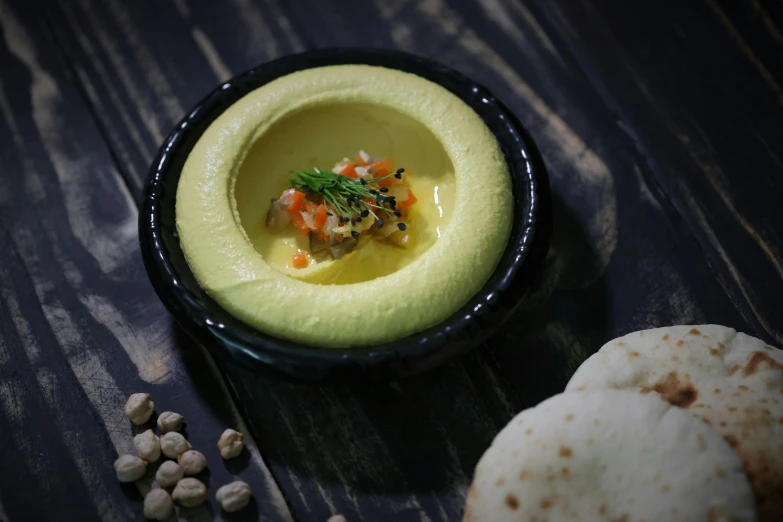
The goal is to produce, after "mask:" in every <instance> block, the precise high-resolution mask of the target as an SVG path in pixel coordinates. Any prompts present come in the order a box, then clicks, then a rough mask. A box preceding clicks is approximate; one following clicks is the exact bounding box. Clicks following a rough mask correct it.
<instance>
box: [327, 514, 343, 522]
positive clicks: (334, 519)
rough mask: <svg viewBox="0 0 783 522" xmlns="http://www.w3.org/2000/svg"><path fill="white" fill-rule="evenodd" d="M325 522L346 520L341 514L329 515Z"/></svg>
mask: <svg viewBox="0 0 783 522" xmlns="http://www.w3.org/2000/svg"><path fill="white" fill-rule="evenodd" d="M326 522H348V521H347V520H345V517H344V516H342V515H333V516H331V517H329V520H327V521H326Z"/></svg>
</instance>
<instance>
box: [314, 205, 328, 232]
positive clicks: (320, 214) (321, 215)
mask: <svg viewBox="0 0 783 522" xmlns="http://www.w3.org/2000/svg"><path fill="white" fill-rule="evenodd" d="M313 224H314V225H315V228H321V227H323V226H324V225H325V224H326V207H325V206H323V204H321V205H318V208H316V209H315V213H314V214H313Z"/></svg>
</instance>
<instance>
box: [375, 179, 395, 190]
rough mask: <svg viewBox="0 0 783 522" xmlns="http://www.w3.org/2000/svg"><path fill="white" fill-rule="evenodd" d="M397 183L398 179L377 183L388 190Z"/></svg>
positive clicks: (383, 180)
mask: <svg viewBox="0 0 783 522" xmlns="http://www.w3.org/2000/svg"><path fill="white" fill-rule="evenodd" d="M396 181H397V178H386V179H382V180H380V181H377V182H376V183H377V184H378V186H379V187H382V188H383V187H386V188H388V187H391V186H392V185H394V182H396Z"/></svg>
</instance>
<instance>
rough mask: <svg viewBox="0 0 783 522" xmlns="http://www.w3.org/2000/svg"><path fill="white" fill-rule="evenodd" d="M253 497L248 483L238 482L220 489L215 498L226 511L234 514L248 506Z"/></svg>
mask: <svg viewBox="0 0 783 522" xmlns="http://www.w3.org/2000/svg"><path fill="white" fill-rule="evenodd" d="M252 495H253V493H252V492H251V491H250V486H249V485H248V484H247V483H246V482H242V481H241V480H237V481H235V482H232V483H230V484H226V485H225V486H222V487H221V488H220V489H218V490H217V493H216V494H215V498H216V499H217V501H218V502H220V505H221V506H223V509H224V510H226V511H227V512H229V513H233V512H234V511H239V510H240V509H242V508H244V507H245V506H247V505H248V504H249V503H250V497H251V496H252Z"/></svg>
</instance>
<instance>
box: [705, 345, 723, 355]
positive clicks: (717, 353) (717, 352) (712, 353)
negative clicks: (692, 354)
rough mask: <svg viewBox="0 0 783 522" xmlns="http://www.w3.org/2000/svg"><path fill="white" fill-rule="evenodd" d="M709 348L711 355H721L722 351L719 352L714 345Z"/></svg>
mask: <svg viewBox="0 0 783 522" xmlns="http://www.w3.org/2000/svg"><path fill="white" fill-rule="evenodd" d="M707 349H708V350H709V351H710V355H714V356H716V357H717V356H718V355H720V352H719V351H718V350H717V349H715V348H713V347H712V346H710V347H709V348H707Z"/></svg>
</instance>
